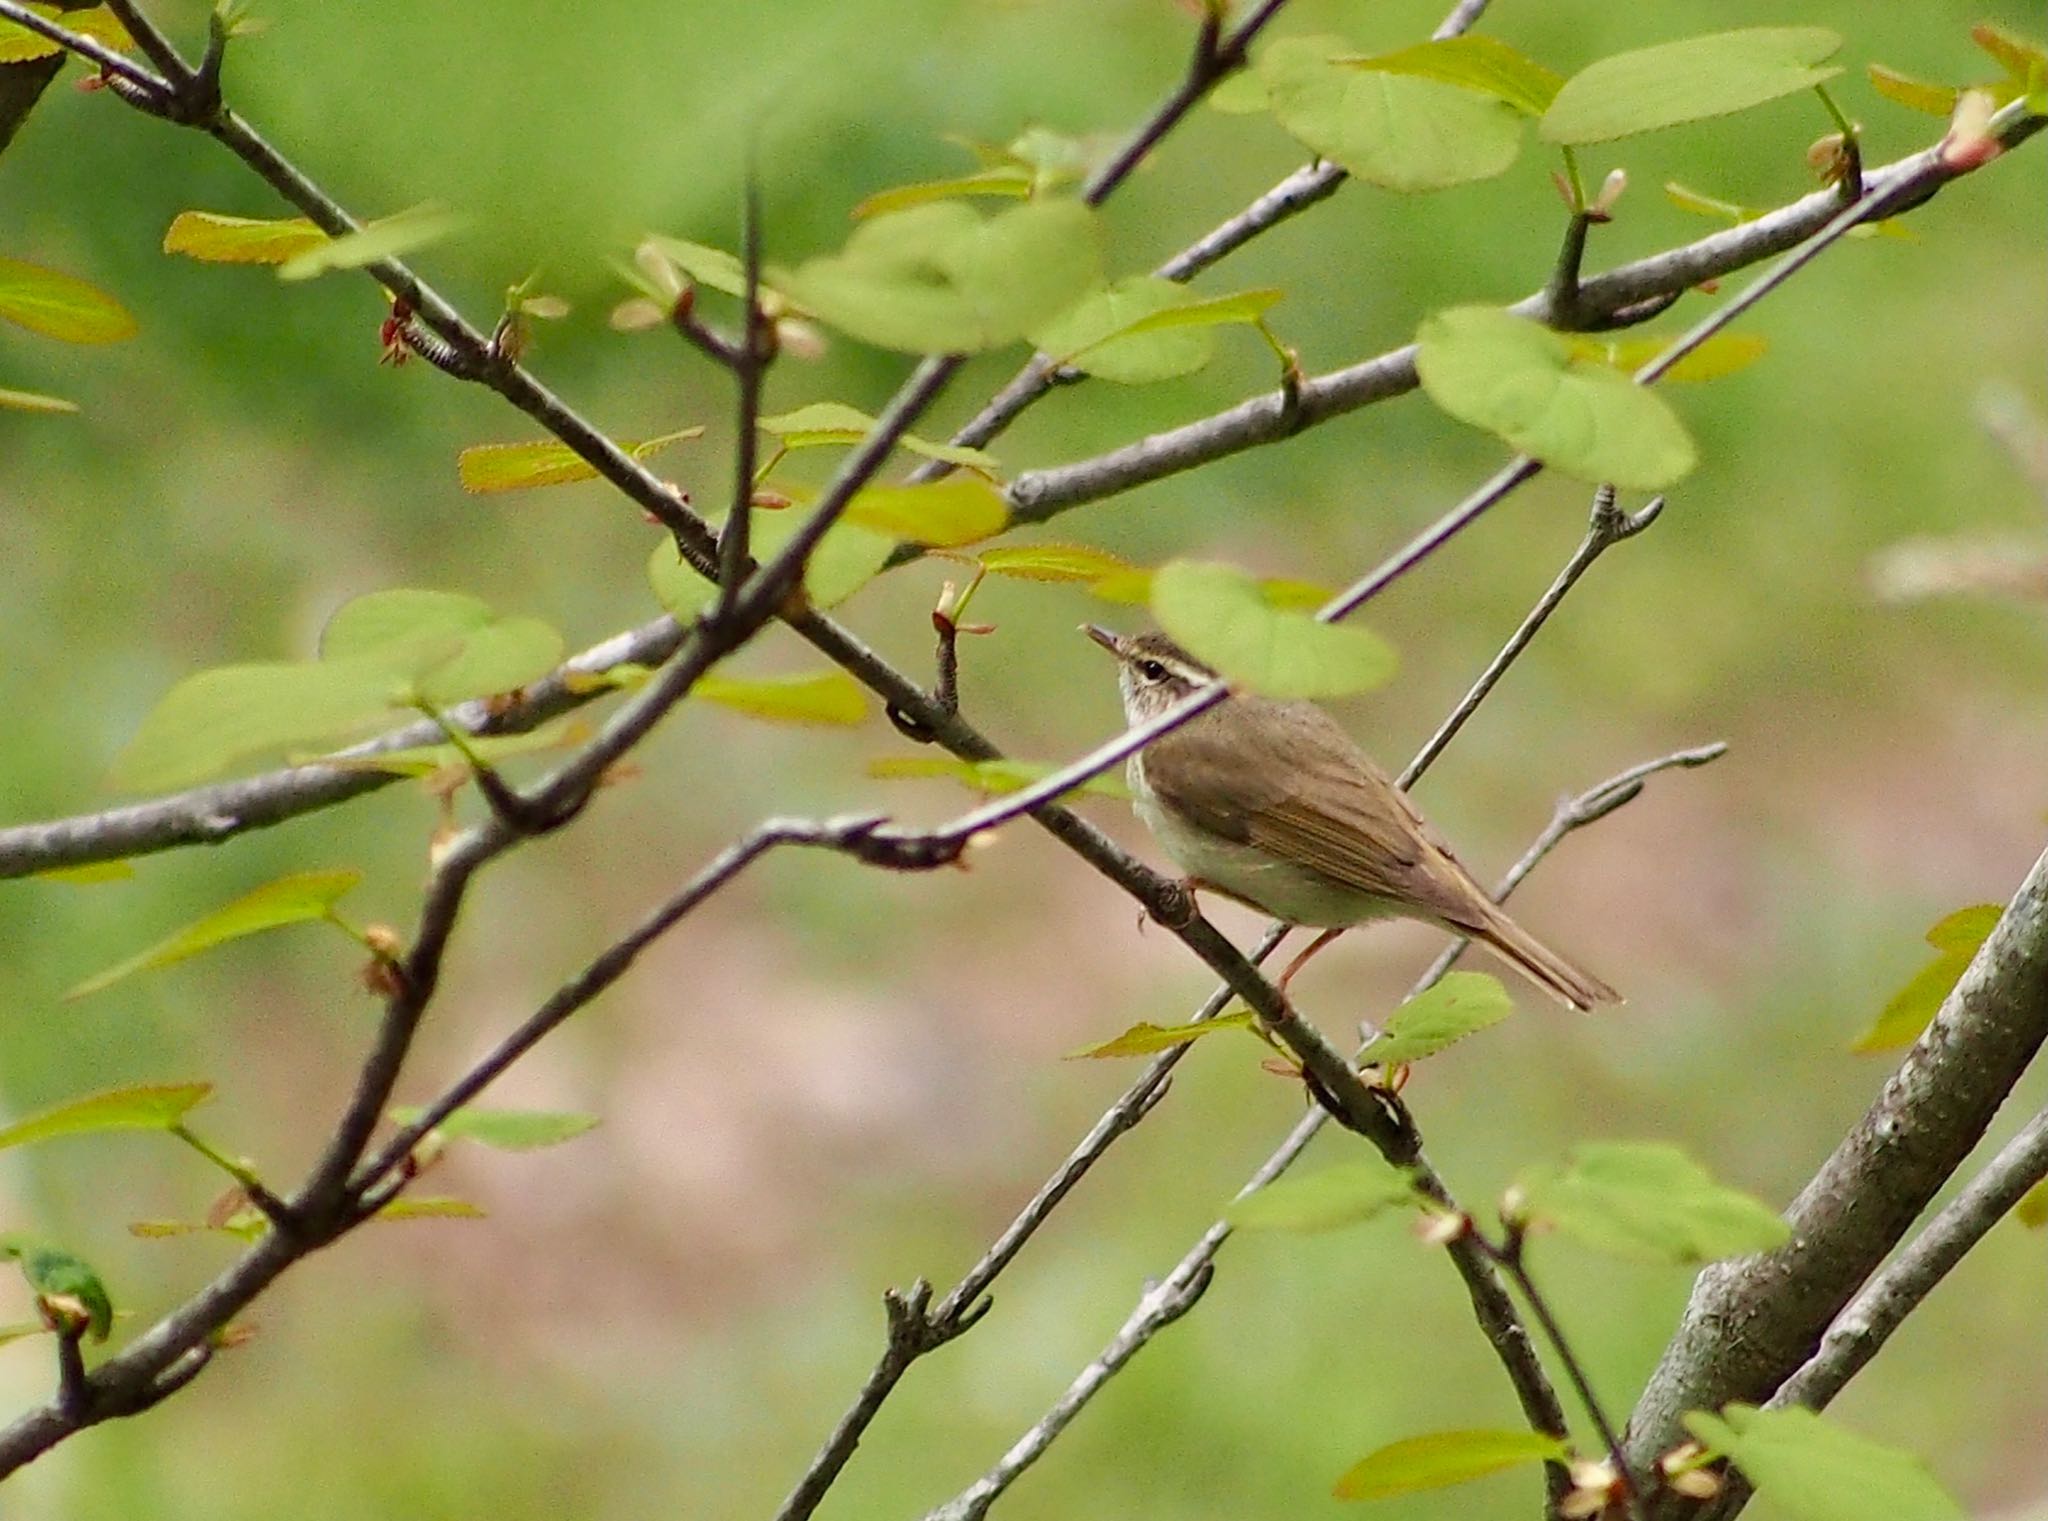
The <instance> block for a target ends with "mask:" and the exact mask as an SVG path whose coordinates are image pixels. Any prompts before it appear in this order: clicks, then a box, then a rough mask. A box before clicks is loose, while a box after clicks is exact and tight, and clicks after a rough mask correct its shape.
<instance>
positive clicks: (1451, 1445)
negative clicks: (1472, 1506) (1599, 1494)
mask: <svg viewBox="0 0 2048 1521" xmlns="http://www.w3.org/2000/svg"><path fill="white" fill-rule="evenodd" d="M1569 1455H1570V1449H1569V1448H1567V1447H1566V1446H1565V1444H1564V1442H1563V1440H1562V1439H1560V1438H1558V1437H1554V1436H1550V1435H1548V1434H1547V1433H1545V1432H1541V1431H1435V1432H1431V1433H1430V1434H1429V1435H1428V1436H1419V1437H1407V1438H1405V1439H1403V1440H1402V1441H1399V1442H1391V1443H1389V1444H1388V1445H1387V1446H1385V1447H1381V1448H1379V1449H1377V1450H1376V1451H1373V1452H1369V1453H1367V1454H1366V1455H1365V1456H1364V1457H1362V1458H1360V1459H1359V1460H1358V1461H1357V1462H1356V1463H1353V1464H1352V1465H1351V1466H1350V1467H1349V1468H1347V1469H1345V1470H1344V1474H1343V1477H1341V1478H1340V1479H1338V1480H1337V1484H1336V1487H1335V1488H1334V1489H1332V1490H1331V1493H1332V1494H1334V1495H1335V1496H1336V1497H1337V1498H1338V1499H1340V1500H1384V1499H1387V1498H1389V1497H1390V1496H1393V1495H1409V1494H1414V1493H1415V1492H1416V1491H1417V1490H1423V1489H1445V1488H1448V1487H1449V1486H1450V1485H1453V1484H1465V1483H1469V1482H1470V1481H1471V1480H1473V1479H1483V1478H1485V1477H1486V1476H1487V1475H1488V1474H1494V1473H1500V1472H1502V1471H1504V1470H1506V1469H1509V1468H1518V1467H1520V1466H1521V1465H1522V1464H1524V1463H1561V1462H1563V1461H1564V1460H1565V1459H1566V1458H1567V1457H1568V1456H1569Z"/></svg>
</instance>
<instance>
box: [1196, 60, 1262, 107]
mask: <svg viewBox="0 0 2048 1521" xmlns="http://www.w3.org/2000/svg"><path fill="white" fill-rule="evenodd" d="M1272 103H1273V102H1272V100H1271V98H1270V97H1268V95H1267V94H1266V81H1265V80H1263V79H1261V78H1260V77H1259V71H1258V70H1257V69H1239V70H1238V71H1237V72H1236V73H1235V74H1232V75H1231V76H1230V77H1229V78H1227V79H1225V80H1224V81H1223V82H1222V83H1221V84H1219V85H1217V86H1216V87H1215V88H1214V89H1212V90H1210V91H1209V94H1208V96H1207V98H1206V99H1205V101H1204V104H1206V105H1207V106H1209V107H1210V109H1212V110H1216V111H1221V112H1222V113H1223V114H1224V115H1226V116H1256V115H1257V114H1258V113H1259V112H1261V111H1264V110H1266V109H1267V108H1268V107H1269V106H1271V105H1272Z"/></svg>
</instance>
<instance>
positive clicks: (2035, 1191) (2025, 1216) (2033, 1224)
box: [2012, 1178, 2048, 1231]
mask: <svg viewBox="0 0 2048 1521" xmlns="http://www.w3.org/2000/svg"><path fill="white" fill-rule="evenodd" d="M2012 1213H2013V1218H2014V1219H2016V1220H2018V1221H2019V1223H2020V1224H2022V1225H2024V1226H2025V1227H2026V1228H2027V1229H2028V1230H2030V1231H2037V1230H2039V1229H2040V1228H2041V1227H2042V1226H2044V1225H2048V1178H2043V1179H2042V1180H2041V1181H2040V1182H2039V1183H2036V1184H2035V1185H2034V1186H2033V1187H2032V1188H2030V1189H2028V1190H2027V1191H2026V1192H2025V1193H2024V1194H2022V1195H2020V1202H2019V1203H2017V1204H2015V1205H2014V1206H2013V1207H2012Z"/></svg>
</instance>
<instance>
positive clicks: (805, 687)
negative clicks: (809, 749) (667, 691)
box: [690, 670, 868, 725]
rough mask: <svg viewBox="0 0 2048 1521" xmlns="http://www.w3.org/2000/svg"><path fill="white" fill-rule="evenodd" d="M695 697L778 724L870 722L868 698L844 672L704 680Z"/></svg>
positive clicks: (700, 681)
mask: <svg viewBox="0 0 2048 1521" xmlns="http://www.w3.org/2000/svg"><path fill="white" fill-rule="evenodd" d="M690 695H691V696H692V697H699V698H702V699H703V700H704V701H705V702H715V703H717V704H718V705H719V706H720V707H722V708H731V709H732V710H733V711H734V712H735V713H745V714H747V715H748V716H749V717H753V718H765V719H768V720H769V721H770V722H773V723H785V724H835V725H853V724H858V723H861V722H863V721H865V720H866V718H867V716H868V699H867V693H866V692H865V691H863V690H862V688H861V685H860V683H859V682H857V681H855V680H854V679H853V678H852V677H851V676H849V675H848V674H847V673H846V672H844V671H840V670H831V671H820V672H818V673H816V674H815V675H809V676H760V677H750V678H746V679H742V678H740V677H737V676H716V675H713V676H702V677H699V678H698V680H697V685H696V686H695V687H694V688H693V689H692V690H691V693H690Z"/></svg>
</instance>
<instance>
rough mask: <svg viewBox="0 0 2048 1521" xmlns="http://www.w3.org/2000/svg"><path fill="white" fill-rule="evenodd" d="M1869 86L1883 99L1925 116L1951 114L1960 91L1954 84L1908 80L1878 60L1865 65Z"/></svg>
mask: <svg viewBox="0 0 2048 1521" xmlns="http://www.w3.org/2000/svg"><path fill="white" fill-rule="evenodd" d="M1866 72H1868V74H1869V75H1870V85H1871V88H1872V89H1874V90H1876V91H1877V93H1878V94H1880V95H1882V96H1883V97H1884V98H1885V99H1886V100H1889V101H1893V102H1895V103H1897V104H1898V105H1902V106H1904V107H1905V108H1906V109H1907V110H1909V111H1922V112H1925V113H1926V114H1927V115H1929V116H1940V117H1943V118H1946V117H1949V116H1952V115H1953V114H1955V109H1956V98H1957V97H1958V96H1960V95H1961V94H1962V93H1963V92H1962V91H1961V90H1959V89H1957V88H1956V87H1955V86H1954V85H1939V84H1927V83H1926V82H1924V81H1922V80H1918V79H1910V78H1908V77H1907V76H1906V75H1904V74H1901V73H1900V72H1899V71H1898V70H1897V69H1888V68H1886V67H1885V66H1884V65H1883V64H1881V63H1873V64H1871V65H1869V67H1868V69H1867V71H1866Z"/></svg>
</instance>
